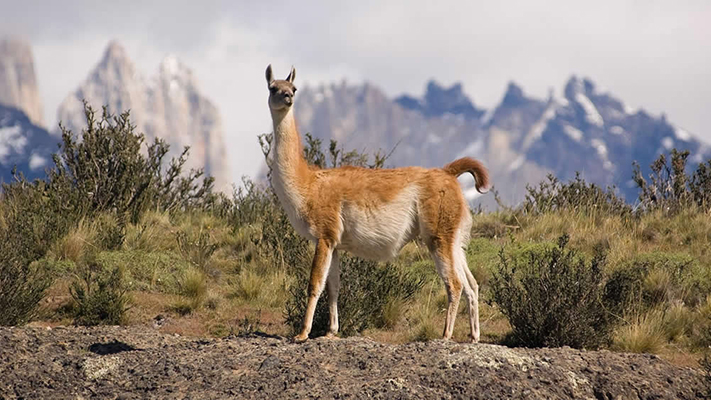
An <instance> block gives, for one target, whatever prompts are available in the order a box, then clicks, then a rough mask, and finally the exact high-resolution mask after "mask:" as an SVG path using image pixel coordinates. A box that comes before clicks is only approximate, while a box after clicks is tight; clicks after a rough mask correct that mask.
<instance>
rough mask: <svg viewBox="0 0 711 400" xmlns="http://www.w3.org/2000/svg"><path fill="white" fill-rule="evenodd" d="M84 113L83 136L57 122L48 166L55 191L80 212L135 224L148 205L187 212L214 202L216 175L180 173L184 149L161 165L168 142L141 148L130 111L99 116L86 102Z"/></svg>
mask: <svg viewBox="0 0 711 400" xmlns="http://www.w3.org/2000/svg"><path fill="white" fill-rule="evenodd" d="M84 114H85V116H86V121H87V127H86V129H84V130H82V132H81V137H78V136H77V135H75V134H74V133H73V132H71V131H69V130H68V129H66V128H65V127H64V126H62V125H61V124H60V128H61V130H62V142H61V143H60V145H59V152H58V153H57V154H56V155H55V156H54V167H53V168H52V169H50V170H49V182H50V184H51V186H52V187H53V192H54V193H53V194H54V195H55V196H59V197H62V198H63V199H64V201H65V202H66V203H67V204H68V205H70V206H72V207H73V209H75V210H77V212H78V213H79V214H80V215H93V214H94V213H96V212H102V211H113V212H115V213H116V215H117V216H119V218H122V219H123V218H126V217H128V218H130V219H131V221H132V222H136V221H138V220H139V217H140V215H141V214H142V213H143V212H145V211H147V210H149V209H159V210H171V211H172V210H186V209H195V208H203V207H209V206H211V205H212V204H213V203H214V201H215V200H216V197H215V196H214V195H213V194H212V187H213V182H214V179H213V178H211V177H205V178H204V179H203V173H202V170H191V171H187V172H186V171H183V168H184V166H185V163H186V162H187V156H188V148H185V149H184V151H183V153H182V154H181V155H180V156H179V157H177V158H174V159H172V160H171V161H170V162H169V163H168V165H165V164H166V163H165V156H166V155H167V154H168V150H169V146H168V145H167V144H166V143H165V142H164V141H162V140H158V139H156V140H155V141H154V142H153V143H152V144H149V145H147V146H146V147H145V148H144V141H145V138H144V136H143V134H142V133H136V132H135V131H134V129H135V126H134V125H132V124H131V121H130V118H129V112H128V111H126V112H124V113H122V114H121V115H119V116H114V115H111V114H110V113H109V112H108V111H107V108H106V107H104V108H103V112H102V114H101V117H99V118H97V116H96V113H95V111H94V110H93V109H92V107H91V106H90V105H88V104H87V103H86V102H85V103H84ZM144 150H147V151H146V153H144ZM144 154H147V155H144ZM124 223H125V221H122V225H124Z"/></svg>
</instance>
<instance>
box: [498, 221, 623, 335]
mask: <svg viewBox="0 0 711 400" xmlns="http://www.w3.org/2000/svg"><path fill="white" fill-rule="evenodd" d="M568 240H569V237H568V236H567V235H563V236H561V237H560V238H559V239H558V243H557V245H556V246H538V247H534V248H530V249H526V250H524V251H522V252H521V251H519V252H518V254H516V252H513V253H514V254H510V253H507V252H506V251H505V250H504V249H502V251H501V253H500V263H499V267H498V270H497V271H496V272H495V273H494V274H493V276H492V278H491V280H490V282H489V285H490V301H491V302H492V303H494V304H496V305H497V306H498V307H499V308H500V309H501V312H502V313H503V314H504V315H506V317H508V319H509V322H510V324H511V326H512V332H511V334H510V335H509V338H508V340H509V342H510V343H511V344H515V345H522V346H527V347H557V346H566V345H567V346H571V347H575V348H583V347H585V348H591V347H592V348H594V347H597V346H599V345H601V344H603V343H605V342H606V341H607V340H608V336H609V331H610V329H611V322H610V320H609V319H608V316H607V314H606V312H605V309H604V307H603V306H602V302H601V299H602V294H603V290H602V289H603V286H602V284H603V281H604V278H603V273H602V269H603V267H604V264H605V255H604V253H603V252H602V250H598V251H597V252H596V254H595V256H594V257H593V258H592V260H591V261H590V262H588V261H586V259H585V257H583V256H582V255H580V254H578V253H577V252H576V251H574V250H569V249H567V248H566V246H567V243H568Z"/></svg>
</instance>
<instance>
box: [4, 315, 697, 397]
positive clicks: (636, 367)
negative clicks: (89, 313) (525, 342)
mask: <svg viewBox="0 0 711 400" xmlns="http://www.w3.org/2000/svg"><path fill="white" fill-rule="evenodd" d="M306 397H308V398H339V399H340V398H388V399H390V398H400V399H411V398H412V399H419V398H423V399H424V398H426V399H431V398H437V399H440V398H475V399H506V398H521V399H524V398H525V399H538V398H540V399H557V398H576V399H638V398H639V399H695V398H703V382H702V375H701V373H700V371H697V370H694V369H691V368H683V367H678V366H674V365H672V364H670V363H668V362H666V361H664V360H662V359H660V358H658V357H656V356H653V355H637V354H621V353H613V352H609V351H578V350H573V349H569V348H561V349H512V348H507V347H502V346H495V345H489V344H478V345H473V344H457V343H452V342H443V341H433V342H428V343H411V344H405V345H387V344H381V343H376V342H373V341H370V340H366V339H360V338H354V339H343V340H328V339H317V340H311V341H309V342H307V343H305V344H294V343H291V342H290V341H289V340H287V339H284V338H276V337H259V336H254V337H230V338H226V339H196V338H188V337H181V336H176V335H170V334H163V333H160V332H158V331H156V330H155V329H153V328H151V327H142V326H132V327H98V328H73V327H72V328H61V327H58V328H53V329H44V328H0V399H20V398H23V399H65V398H66V399H94V398H98V399H144V398H166V399H221V398H269V399H281V398H290V399H291V398H306Z"/></svg>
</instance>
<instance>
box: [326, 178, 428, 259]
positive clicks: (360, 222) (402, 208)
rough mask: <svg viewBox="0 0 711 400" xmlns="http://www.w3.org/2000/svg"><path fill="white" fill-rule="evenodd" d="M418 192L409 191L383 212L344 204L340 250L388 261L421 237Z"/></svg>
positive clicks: (386, 206) (382, 208) (379, 209)
mask: <svg viewBox="0 0 711 400" xmlns="http://www.w3.org/2000/svg"><path fill="white" fill-rule="evenodd" d="M415 194H416V193H415V190H414V189H413V190H405V191H404V192H403V194H401V195H400V196H398V198H396V199H395V201H393V202H391V203H389V204H387V205H385V206H383V207H379V208H366V209H364V208H360V207H358V206H356V205H354V204H351V203H345V204H343V207H342V210H341V220H342V222H343V234H342V235H341V243H340V245H339V246H338V247H337V248H338V249H343V250H346V251H349V252H351V253H353V254H354V255H356V256H359V257H363V258H367V259H371V260H377V261H386V260H390V259H392V258H395V257H396V256H397V254H398V253H399V252H400V250H401V249H402V247H403V246H405V244H407V243H408V242H410V241H411V240H412V239H414V238H415V237H416V236H417V234H418V227H419V224H418V219H417V203H416V195H415Z"/></svg>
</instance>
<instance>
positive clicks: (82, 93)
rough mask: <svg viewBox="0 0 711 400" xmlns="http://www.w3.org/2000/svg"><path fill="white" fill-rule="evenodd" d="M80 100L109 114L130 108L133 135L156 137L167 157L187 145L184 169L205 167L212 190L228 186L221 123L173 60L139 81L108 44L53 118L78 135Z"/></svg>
mask: <svg viewBox="0 0 711 400" xmlns="http://www.w3.org/2000/svg"><path fill="white" fill-rule="evenodd" d="M82 99H86V100H87V101H88V102H89V103H90V104H91V105H92V106H94V107H95V108H97V109H100V108H101V106H102V105H107V106H108V108H109V111H111V112H112V113H120V112H123V111H125V110H128V109H130V110H131V120H132V122H133V123H134V124H135V125H136V127H137V131H139V132H143V133H144V134H145V135H146V137H147V139H148V140H149V141H152V140H153V139H154V138H162V139H164V140H165V141H166V142H167V143H168V144H170V147H171V152H170V154H169V156H175V155H178V154H179V153H180V152H181V151H182V149H183V147H184V146H190V157H189V159H188V164H187V166H188V168H203V167H204V168H205V171H206V173H208V174H210V175H212V176H214V177H215V180H216V187H217V188H218V189H220V190H229V187H230V185H231V183H232V178H231V174H230V168H229V163H228V159H227V153H226V147H225V143H224V137H223V131H222V122H221V117H220V113H219V111H218V110H217V107H215V106H214V105H213V103H212V102H211V101H210V100H209V99H207V98H206V97H205V96H204V95H203V94H202V93H201V92H200V90H199V88H198V85H197V83H196V81H195V77H194V76H193V74H192V71H191V70H190V69H189V68H187V67H186V66H185V65H183V64H182V63H181V62H180V61H179V60H178V59H176V58H175V57H172V56H169V57H166V58H165V59H164V60H163V62H162V63H161V64H160V66H159V70H158V74H157V75H156V76H154V77H152V78H150V79H146V78H144V77H143V76H142V75H141V74H140V73H139V72H138V71H137V70H136V68H135V66H134V64H133V62H132V61H131V59H130V58H129V57H128V55H127V54H126V51H125V50H124V49H123V47H122V46H121V45H120V44H119V43H117V42H111V43H110V44H109V46H108V48H107V49H106V51H105V53H104V56H103V57H102V59H101V61H100V62H99V63H98V65H97V66H96V67H95V68H94V70H92V71H91V73H90V74H89V76H88V77H87V79H86V80H85V81H84V83H82V84H81V86H80V87H79V88H78V89H77V90H76V91H75V92H74V93H72V94H70V95H69V96H68V97H67V98H66V99H65V100H64V101H63V102H62V104H61V105H60V106H59V110H58V112H57V115H58V119H59V120H60V121H62V123H63V124H65V125H66V126H67V127H68V128H70V129H72V130H74V131H79V130H81V128H83V127H85V126H86V121H85V118H84V114H83V105H82Z"/></svg>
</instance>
